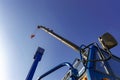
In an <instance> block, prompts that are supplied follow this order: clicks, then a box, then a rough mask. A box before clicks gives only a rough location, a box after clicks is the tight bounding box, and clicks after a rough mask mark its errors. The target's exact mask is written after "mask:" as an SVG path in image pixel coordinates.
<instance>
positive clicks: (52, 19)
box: [0, 0, 120, 80]
mask: <svg viewBox="0 0 120 80" xmlns="http://www.w3.org/2000/svg"><path fill="white" fill-rule="evenodd" d="M37 25H44V26H46V27H49V28H51V29H53V30H54V31H55V32H56V33H58V34H60V35H61V36H63V37H65V38H67V39H69V40H70V41H72V42H74V43H76V44H77V45H81V44H85V45H87V44H89V43H92V42H98V40H97V38H98V37H99V36H100V35H102V34H103V33H105V32H110V33H111V34H113V36H115V38H116V39H117V41H118V42H120V35H119V34H120V31H119V30H120V0H0V80H24V79H25V78H26V76H27V74H28V71H29V69H30V67H31V64H32V62H33V56H34V53H35V52H36V50H37V47H38V46H40V47H42V48H44V49H45V53H44V55H43V57H42V60H41V62H40V63H39V65H38V67H37V71H36V73H35V76H34V78H33V80H36V78H37V77H39V76H40V75H41V74H43V73H44V72H46V71H48V70H49V69H51V68H52V67H54V66H56V65H58V64H60V63H62V62H70V63H72V62H73V61H74V59H75V58H76V57H79V54H78V53H77V52H75V51H73V50H72V49H70V48H69V47H67V46H65V45H64V44H62V43H61V42H59V41H58V40H56V39H54V38H53V37H51V36H50V35H48V34H46V33H45V32H43V31H39V32H38V33H37V35H36V37H35V38H34V39H30V35H31V33H33V32H34V31H35V29H36V27H37ZM119 50H120V45H119V44H118V46H117V47H115V48H113V49H112V52H113V54H115V55H117V56H119V57H120V53H119ZM65 70H67V68H66V67H65V68H63V69H60V70H59V71H56V72H55V73H53V74H51V75H49V76H48V77H46V78H44V80H60V79H61V78H62V77H63V75H64V73H65V72H66V71H65Z"/></svg>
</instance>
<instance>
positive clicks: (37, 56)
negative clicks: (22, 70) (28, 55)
mask: <svg viewBox="0 0 120 80" xmlns="http://www.w3.org/2000/svg"><path fill="white" fill-rule="evenodd" d="M43 53H44V49H42V48H40V47H38V49H37V51H36V53H35V55H34V62H33V64H32V66H31V69H30V71H29V73H28V75H27V77H26V79H25V80H32V78H33V76H34V73H35V70H36V68H37V65H38V62H39V61H40V60H41V58H42V55H43Z"/></svg>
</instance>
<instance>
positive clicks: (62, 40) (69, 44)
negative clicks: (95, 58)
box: [37, 26, 83, 52]
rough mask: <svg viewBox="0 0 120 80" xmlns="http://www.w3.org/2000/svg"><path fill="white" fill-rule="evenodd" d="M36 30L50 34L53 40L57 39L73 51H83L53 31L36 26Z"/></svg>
mask: <svg viewBox="0 0 120 80" xmlns="http://www.w3.org/2000/svg"><path fill="white" fill-rule="evenodd" d="M37 28H38V29H41V30H43V31H45V32H47V33H48V34H50V35H51V36H53V37H54V38H56V39H58V40H59V41H61V42H62V43H64V44H66V45H67V46H69V47H70V48H72V49H73V50H75V51H78V52H80V51H83V50H82V49H81V48H80V47H79V46H78V45H76V44H75V43H73V42H71V41H69V40H67V39H65V38H63V37H61V36H60V35H58V34H56V33H55V32H54V31H53V30H51V29H49V28H46V27H44V26H38V27H37Z"/></svg>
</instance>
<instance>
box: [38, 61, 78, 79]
mask: <svg viewBox="0 0 120 80" xmlns="http://www.w3.org/2000/svg"><path fill="white" fill-rule="evenodd" d="M64 66H68V67H69V68H70V70H71V73H72V74H71V79H72V80H76V78H77V75H78V71H77V70H76V69H75V68H74V67H73V66H72V65H71V64H70V63H68V62H64V63H62V64H59V65H58V66H56V67H54V68H53V69H51V70H49V71H48V72H46V73H44V74H43V75H41V76H40V77H39V79H38V80H41V79H42V78H44V77H45V76H47V75H49V74H50V73H52V72H54V71H56V70H58V69H59V68H61V67H64Z"/></svg>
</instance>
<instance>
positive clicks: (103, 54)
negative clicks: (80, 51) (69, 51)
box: [62, 33, 120, 80]
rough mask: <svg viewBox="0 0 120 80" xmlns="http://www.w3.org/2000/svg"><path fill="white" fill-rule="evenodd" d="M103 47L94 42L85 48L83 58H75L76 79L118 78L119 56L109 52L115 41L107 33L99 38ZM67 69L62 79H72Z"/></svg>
mask: <svg viewBox="0 0 120 80" xmlns="http://www.w3.org/2000/svg"><path fill="white" fill-rule="evenodd" d="M99 41H100V43H101V44H102V47H103V48H100V47H99V46H98V45H97V44H96V43H95V44H91V45H89V47H87V48H86V49H85V55H86V58H85V57H84V56H83V58H84V60H83V61H81V60H80V59H75V61H74V62H73V67H74V68H76V69H77V70H78V79H77V80H120V69H119V67H120V58H119V57H117V56H115V55H113V54H111V52H110V51H109V49H111V48H113V47H114V46H116V45H117V41H116V40H115V39H114V38H113V36H112V35H111V34H109V33H105V34H103V35H102V36H101V37H100V38H99ZM70 74H71V73H70V71H68V72H67V73H66V74H65V76H64V77H63V79H62V80H72V79H71V78H70Z"/></svg>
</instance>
